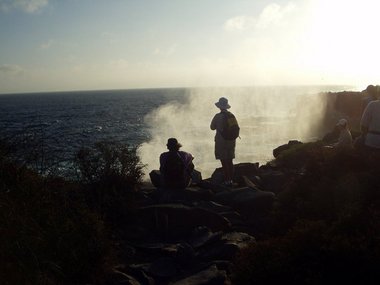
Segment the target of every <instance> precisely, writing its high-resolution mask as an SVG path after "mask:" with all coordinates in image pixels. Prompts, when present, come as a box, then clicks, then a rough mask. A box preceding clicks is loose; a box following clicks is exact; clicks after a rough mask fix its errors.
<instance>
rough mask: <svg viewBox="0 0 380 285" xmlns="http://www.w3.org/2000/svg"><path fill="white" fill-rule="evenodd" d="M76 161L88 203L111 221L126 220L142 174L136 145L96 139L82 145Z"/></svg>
mask: <svg viewBox="0 0 380 285" xmlns="http://www.w3.org/2000/svg"><path fill="white" fill-rule="evenodd" d="M75 165H76V167H77V169H78V174H79V181H80V182H81V183H82V184H83V185H84V186H85V187H86V198H87V201H88V203H89V205H90V206H91V207H92V208H93V209H94V210H96V211H97V212H98V213H99V214H100V215H102V216H104V217H105V218H106V219H107V221H109V222H112V224H115V223H123V222H125V221H126V219H128V217H129V213H130V210H131V209H132V208H133V207H134V205H135V202H134V201H135V197H136V195H137V191H138V190H139V186H140V184H141V181H142V177H143V168H144V165H143V164H141V162H140V159H139V157H138V156H137V154H136V148H130V147H128V146H127V145H121V144H117V143H111V142H101V143H97V144H96V145H95V148H83V149H81V150H80V151H79V152H78V153H77V155H76V159H75Z"/></svg>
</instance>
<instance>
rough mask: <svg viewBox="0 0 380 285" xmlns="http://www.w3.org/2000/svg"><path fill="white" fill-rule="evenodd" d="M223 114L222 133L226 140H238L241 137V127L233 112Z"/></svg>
mask: <svg viewBox="0 0 380 285" xmlns="http://www.w3.org/2000/svg"><path fill="white" fill-rule="evenodd" d="M222 114H223V129H222V131H221V133H220V134H221V135H222V137H223V138H224V139H225V140H236V139H237V138H238V137H239V132H240V127H239V124H238V122H237V120H236V118H235V116H234V114H232V113H231V112H222Z"/></svg>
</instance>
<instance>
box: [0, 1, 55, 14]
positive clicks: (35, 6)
mask: <svg viewBox="0 0 380 285" xmlns="http://www.w3.org/2000/svg"><path fill="white" fill-rule="evenodd" d="M48 4H49V0H0V11H3V12H9V11H10V10H12V9H18V10H22V11H24V12H25V13H36V12H38V11H40V10H41V9H43V8H44V7H45V6H47V5H48Z"/></svg>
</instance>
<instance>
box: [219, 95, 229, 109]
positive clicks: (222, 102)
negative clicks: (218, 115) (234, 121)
mask: <svg viewBox="0 0 380 285" xmlns="http://www.w3.org/2000/svg"><path fill="white" fill-rule="evenodd" d="M215 106H216V107H218V108H219V109H229V108H231V106H230V105H229V104H228V99H227V98H224V97H221V98H219V101H218V102H216V103H215Z"/></svg>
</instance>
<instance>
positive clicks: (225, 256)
mask: <svg viewBox="0 0 380 285" xmlns="http://www.w3.org/2000/svg"><path fill="white" fill-rule="evenodd" d="M255 243H256V240H255V238H254V237H252V236H251V235H249V234H247V233H241V232H230V233H225V234H223V235H222V236H221V238H220V240H219V241H218V242H214V243H213V244H212V245H210V246H207V247H205V248H202V250H201V251H200V253H199V256H200V257H202V259H205V260H233V259H234V258H235V256H236V254H237V253H239V252H240V251H241V250H242V249H244V248H246V247H248V246H250V245H254V244H255Z"/></svg>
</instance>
